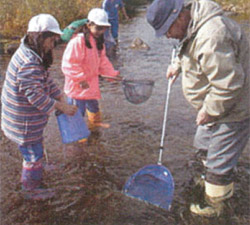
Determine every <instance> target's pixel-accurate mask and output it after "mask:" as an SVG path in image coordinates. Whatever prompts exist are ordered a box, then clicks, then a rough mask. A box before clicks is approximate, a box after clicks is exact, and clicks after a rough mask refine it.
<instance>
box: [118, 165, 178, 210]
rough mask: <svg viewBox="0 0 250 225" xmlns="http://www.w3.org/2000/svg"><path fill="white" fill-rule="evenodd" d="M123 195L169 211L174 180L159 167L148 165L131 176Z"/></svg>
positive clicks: (167, 172) (164, 169) (164, 168)
mask: <svg viewBox="0 0 250 225" xmlns="http://www.w3.org/2000/svg"><path fill="white" fill-rule="evenodd" d="M123 193H124V194H125V195H127V196H129V197H132V198H136V199H139V200H142V201H145V202H147V203H150V204H153V205H156V206H158V207H160V208H163V209H167V210H170V207H171V203H172V200H173V195H174V180H173V177H172V175H171V173H170V172H169V170H168V169H167V168H166V167H164V166H161V165H148V166H145V167H143V168H142V169H140V170H139V171H138V172H136V173H135V174H133V175H132V176H131V177H130V178H129V179H128V181H127V182H126V184H125V185H124V188H123Z"/></svg>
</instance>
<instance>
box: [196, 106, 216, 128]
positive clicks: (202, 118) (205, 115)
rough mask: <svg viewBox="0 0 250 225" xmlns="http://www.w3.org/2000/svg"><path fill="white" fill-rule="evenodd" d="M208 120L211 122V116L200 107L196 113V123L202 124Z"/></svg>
mask: <svg viewBox="0 0 250 225" xmlns="http://www.w3.org/2000/svg"><path fill="white" fill-rule="evenodd" d="M209 122H212V117H211V116H210V115H209V114H208V113H207V112H205V111H204V110H202V109H201V110H200V111H199V112H198V114H197V117H196V124H197V125H202V124H205V123H209Z"/></svg>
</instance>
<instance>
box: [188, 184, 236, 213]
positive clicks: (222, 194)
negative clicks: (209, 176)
mask: <svg viewBox="0 0 250 225" xmlns="http://www.w3.org/2000/svg"><path fill="white" fill-rule="evenodd" d="M233 187H234V185H233V183H231V184H228V185H214V184H211V183H208V182H206V181H205V201H204V202H203V203H199V204H191V206H190V211H191V212H192V213H194V214H196V215H199V216H204V217H218V216H220V215H221V214H222V212H223V211H224V208H225V202H224V201H225V200H226V199H229V198H230V197H232V195H233Z"/></svg>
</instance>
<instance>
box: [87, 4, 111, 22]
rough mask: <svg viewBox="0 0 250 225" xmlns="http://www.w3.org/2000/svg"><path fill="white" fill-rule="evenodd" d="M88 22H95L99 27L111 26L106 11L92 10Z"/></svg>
mask: <svg viewBox="0 0 250 225" xmlns="http://www.w3.org/2000/svg"><path fill="white" fill-rule="evenodd" d="M88 20H89V21H91V22H94V23H95V24H96V25H98V26H111V24H110V23H109V21H108V15H107V13H106V12H105V10H104V9H100V8H94V9H91V10H90V12H89V14H88Z"/></svg>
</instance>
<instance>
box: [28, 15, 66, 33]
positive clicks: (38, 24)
mask: <svg viewBox="0 0 250 225" xmlns="http://www.w3.org/2000/svg"><path fill="white" fill-rule="evenodd" d="M45 31H50V32H52V33H56V34H60V35H61V34H63V32H62V31H61V30H60V27H59V23H58V22H57V20H56V19H55V17H53V16H52V15H50V14H39V15H36V16H34V17H32V18H31V19H30V21H29V25H28V30H27V32H45Z"/></svg>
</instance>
